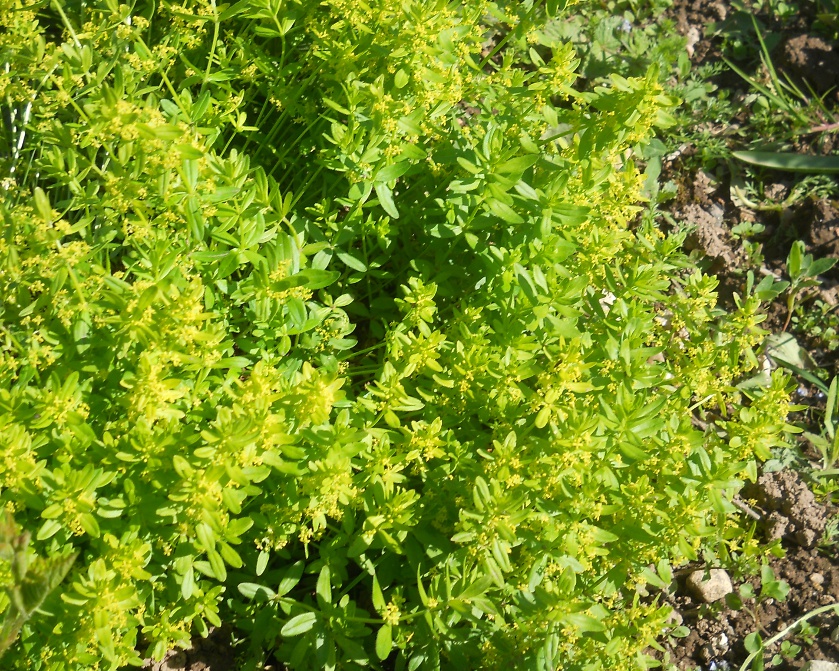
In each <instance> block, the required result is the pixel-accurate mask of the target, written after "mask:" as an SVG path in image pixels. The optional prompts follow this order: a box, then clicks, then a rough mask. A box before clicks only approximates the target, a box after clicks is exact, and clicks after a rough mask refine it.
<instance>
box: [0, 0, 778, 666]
mask: <svg viewBox="0 0 839 671" xmlns="http://www.w3.org/2000/svg"><path fill="white" fill-rule="evenodd" d="M572 11H574V9H573V8H571V9H566V8H564V7H562V6H558V3H555V2H548V3H546V4H543V3H529V2H525V3H520V2H509V3H505V2H495V3H491V2H483V1H472V2H468V3H457V4H450V3H446V2H419V1H417V2H412V1H411V0H406V1H404V2H398V3H397V2H392V1H389V0H377V1H375V2H371V3H368V4H362V3H357V2H345V1H343V0H334V1H331V2H323V3H317V2H308V1H300V2H278V1H267V2H255V1H252V0H243V1H242V2H239V3H236V4H233V5H216V4H215V2H212V1H211V2H185V3H184V4H181V5H174V4H171V3H167V2H161V3H142V2H140V3H137V4H135V5H133V6H131V7H129V6H127V5H117V4H116V2H114V1H106V2H94V3H76V2H66V3H65V2H61V1H60V0H53V2H51V3H48V4H43V5H39V6H38V7H37V8H35V7H28V6H25V5H24V4H23V3H21V2H19V1H18V0H3V4H2V7H1V8H0V21H2V22H3V26H4V27H3V31H2V33H0V52H1V53H2V62H3V63H4V67H3V68H2V70H0V86H2V91H3V95H4V99H5V103H4V108H3V114H4V126H3V127H4V132H5V135H4V137H3V139H2V141H3V144H2V161H3V175H2V177H3V182H2V187H0V188H2V199H0V211H1V212H2V216H3V228H2V231H3V235H2V237H0V285H2V292H0V295H2V297H3V303H2V332H0V357H2V358H1V359H0V362H1V363H0V445H1V446H2V447H1V448H0V449H2V455H3V460H2V462H0V464H2V465H0V499H2V502H3V505H4V507H5V508H6V510H8V511H9V513H10V514H12V515H13V516H14V519H15V521H16V524H17V525H19V526H20V528H21V529H23V530H26V531H27V532H29V533H31V542H30V543H29V545H28V546H27V547H26V548H25V547H24V546H25V543H24V542H23V541H24V540H25V537H24V536H19V537H17V538H16V539H13V540H12V541H11V542H6V544H5V545H3V546H1V547H0V557H2V558H3V559H4V562H5V563H4V572H3V580H4V583H5V584H6V586H7V596H6V597H4V600H3V602H2V603H3V607H4V608H5V617H6V620H5V621H6V624H7V627H6V629H4V632H3V633H4V635H8V636H7V637H8V638H9V639H11V638H14V637H15V635H16V634H19V636H18V638H17V641H16V642H15V643H14V645H13V646H12V647H11V649H10V650H9V651H8V652H7V654H6V656H5V657H4V659H3V664H4V665H7V668H12V669H50V670H56V671H57V670H59V669H62V670H63V669H94V668H100V669H117V668H120V667H122V666H124V665H137V664H139V663H140V660H141V657H142V656H143V655H144V654H146V653H148V654H151V655H153V656H155V657H158V658H159V657H161V656H162V655H163V654H164V652H165V651H166V650H167V649H169V648H170V647H171V646H177V645H181V644H185V643H186V642H187V641H188V640H189V639H190V637H191V636H192V635H193V634H194V633H198V634H201V633H206V632H207V630H208V627H210V626H218V625H220V624H222V623H224V624H227V625H230V626H231V627H233V628H234V629H235V631H236V632H237V634H236V635H237V636H238V637H239V638H240V639H241V640H242V641H243V646H242V650H241V658H242V661H243V663H244V665H245V668H250V669H255V668H259V665H260V664H261V662H262V661H263V660H264V658H265V656H266V655H268V654H271V653H272V654H274V656H275V658H276V659H278V660H280V661H281V662H282V663H285V664H287V665H288V667H290V668H294V669H324V668H344V669H353V668H362V667H370V668H398V669H402V668H408V669H421V668H502V667H503V666H504V665H510V664H514V665H515V666H516V668H534V669H536V668H539V669H552V668H562V669H564V670H568V671H572V670H574V669H591V670H594V669H601V668H602V669H616V670H619V669H634V668H643V667H644V666H645V665H647V664H648V661H649V660H648V658H647V657H646V656H645V650H646V649H647V648H648V646H649V645H650V644H651V643H652V642H653V640H654V638H655V637H656V636H657V635H658V634H659V633H660V632H661V631H662V629H663V628H664V627H665V626H666V622H667V616H668V611H669V608H668V607H666V606H663V605H661V604H659V603H658V602H657V601H656V600H655V599H654V598H648V597H646V598H645V597H642V595H645V594H647V590H645V589H641V588H642V587H643V586H644V585H647V586H650V587H651V588H652V589H653V590H654V589H655V587H657V586H658V587H661V586H664V585H666V584H667V583H669V582H670V577H671V576H670V574H671V566H672V565H676V564H679V563H681V562H684V561H685V560H688V559H692V558H696V556H697V553H698V552H699V551H700V550H701V549H702V548H703V547H720V544H724V543H726V542H727V541H726V539H727V538H728V539H731V538H732V536H735V539H734V540H733V541H732V542H734V543H738V544H740V547H739V550H740V552H742V553H745V554H746V555H748V554H749V553H750V552H752V553H757V552H758V550H757V544H756V542H754V541H752V540H748V539H746V540H743V539H741V538H739V537H738V536H737V534H732V533H731V530H732V528H734V524H735V523H734V522H733V521H732V520H731V518H730V517H729V513H731V512H732V511H733V510H734V508H733V506H732V505H731V503H730V502H729V500H730V499H731V498H732V497H733V495H734V494H735V493H736V492H737V491H738V490H739V489H740V487H741V486H742V485H743V483H744V482H745V481H746V480H750V479H751V480H753V479H755V478H756V475H757V467H758V462H759V460H761V459H765V458H767V457H769V456H770V449H771V448H772V447H773V446H774V445H776V444H777V443H778V442H779V441H782V440H783V432H784V428H785V417H786V414H787V411H788V404H787V398H788V389H787V387H788V383H787V378H786V377H785V376H784V375H783V374H781V373H780V372H775V373H773V374H771V375H770V374H768V373H766V372H765V371H763V370H762V369H760V368H759V366H758V359H757V357H756V355H755V351H754V350H755V348H756V347H757V346H758V345H759V344H760V343H761V341H762V339H763V332H762V331H761V329H760V328H759V324H760V322H761V321H762V319H763V316H762V315H761V313H760V310H759V302H760V300H761V299H766V298H771V297H773V296H774V295H776V294H777V292H778V288H777V287H775V286H774V281H773V279H772V278H771V277H770V278H768V279H765V280H763V281H762V282H760V284H757V285H756V283H755V282H754V281H751V280H750V281H748V282H747V284H746V290H745V291H744V292H741V293H742V295H740V296H737V297H736V299H735V306H734V308H733V310H732V311H730V312H729V313H725V312H723V311H722V310H719V309H717V307H716V293H715V287H716V280H715V279H714V278H712V277H709V276H706V275H703V274H702V273H701V272H699V271H698V270H696V269H695V268H694V266H693V264H692V263H690V262H689V261H688V259H687V257H686V256H685V255H684V254H683V252H682V251H680V249H681V242H682V239H683V235H675V236H666V235H664V234H662V232H660V231H659V230H658V229H657V227H656V225H655V220H654V217H653V215H652V213H651V212H650V211H649V210H647V209H645V204H646V201H647V200H648V197H649V195H650V194H651V193H654V192H655V189H654V180H655V175H654V174H642V173H641V172H640V171H639V169H638V168H637V167H636V165H635V162H634V160H635V158H636V157H638V156H641V155H643V152H644V151H645V147H646V143H647V142H648V140H649V138H650V137H651V134H652V133H653V132H654V130H655V129H656V128H663V127H666V126H667V125H669V124H670V123H672V117H671V116H670V114H669V110H671V108H672V107H673V105H674V104H675V100H673V99H671V98H670V97H668V96H667V95H664V93H663V90H662V87H661V84H660V82H659V79H660V78H659V73H658V71H657V70H656V68H655V67H652V68H651V69H650V70H649V72H648V73H647V74H646V75H642V76H638V77H630V78H626V77H624V76H622V75H619V74H614V75H613V76H611V77H609V78H608V79H606V80H605V81H604V83H603V84H602V85H599V86H597V87H596V88H594V89H593V90H586V91H581V90H577V89H575V83H576V80H577V70H576V68H577V66H578V63H577V60H576V56H575V51H574V48H573V46H572V45H571V44H570V43H566V41H565V40H564V39H563V37H562V30H561V29H560V28H561V26H562V25H564V24H563V21H564V20H565V18H566V17H567V16H569V12H572ZM9 524H11V522H9ZM16 533H17V532H15V533H12V532H11V531H10V530H9V529H7V530H6V532H5V535H6V538H7V539H9V537H10V536H14V535H15V534H16ZM741 541H742V542H741ZM743 543H744V544H745V546H743ZM24 559H25V560H24ZM71 562H72V563H71ZM27 563H28V564H29V565H28V570H27ZM65 571H69V572H68V573H67V575H66V577H64V573H65ZM62 577H63V578H64V580H63V582H62V583H61V587H60V588H58V589H55V590H53V591H52V592H50V593H49V594H46V592H47V591H48V590H47V589H46V588H47V587H51V586H53V585H54V583H56V582H57V581H58V580H60V579H61V578H62ZM42 598H45V600H44V601H43V603H42V606H41V610H40V611H39V612H35V613H34V614H33V613H32V612H31V611H32V610H33V608H34V606H35V605H37V603H39V602H40V600H41V599H42ZM30 615H31V617H30ZM18 629H19V631H18Z"/></svg>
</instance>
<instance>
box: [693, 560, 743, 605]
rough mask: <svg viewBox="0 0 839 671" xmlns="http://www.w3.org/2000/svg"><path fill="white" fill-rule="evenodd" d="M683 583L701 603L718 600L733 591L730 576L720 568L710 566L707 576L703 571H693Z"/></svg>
mask: <svg viewBox="0 0 839 671" xmlns="http://www.w3.org/2000/svg"><path fill="white" fill-rule="evenodd" d="M685 585H686V586H687V588H688V590H689V591H690V593H691V594H692V595H693V596H694V597H696V598H697V599H698V600H699V601H702V602H703V603H713V602H714V601H719V600H720V599H722V598H723V597H724V596H725V595H726V594H731V593H732V592H733V591H734V587H733V585H732V584H731V578H729V577H728V573H726V572H725V571H724V570H723V569H721V568H712V569H711V570H710V571H709V572H708V577H707V578H706V577H705V571H694V572H693V573H691V574H690V575H689V576H688V577H687V580H686V581H685Z"/></svg>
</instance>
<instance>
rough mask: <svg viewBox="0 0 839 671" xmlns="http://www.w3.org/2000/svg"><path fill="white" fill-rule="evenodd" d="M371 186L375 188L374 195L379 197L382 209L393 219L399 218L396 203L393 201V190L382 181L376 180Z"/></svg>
mask: <svg viewBox="0 0 839 671" xmlns="http://www.w3.org/2000/svg"><path fill="white" fill-rule="evenodd" d="M373 188H374V189H375V190H376V196H378V198H379V204H380V205H381V206H382V209H383V210H384V211H385V212H387V213H388V214H389V215H390V216H391V217H393V218H394V219H399V210H397V209H396V203H394V202H393V191H391V190H390V187H388V186H387V185H386V184H384V183H383V182H376V184H375V185H374V186H373Z"/></svg>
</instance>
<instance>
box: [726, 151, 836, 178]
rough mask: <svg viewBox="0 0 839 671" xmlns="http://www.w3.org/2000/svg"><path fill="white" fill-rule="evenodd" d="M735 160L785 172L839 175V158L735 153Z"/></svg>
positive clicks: (765, 152) (761, 152) (748, 152)
mask: <svg viewBox="0 0 839 671" xmlns="http://www.w3.org/2000/svg"><path fill="white" fill-rule="evenodd" d="M732 156H734V158H736V159H738V160H740V161H743V162H745V163H749V164H751V165H757V166H760V167H762V168H771V169H772V170H783V171H784V172H810V173H830V174H834V173H839V156H809V155H807V154H790V153H780V152H772V151H735V152H733V153H732Z"/></svg>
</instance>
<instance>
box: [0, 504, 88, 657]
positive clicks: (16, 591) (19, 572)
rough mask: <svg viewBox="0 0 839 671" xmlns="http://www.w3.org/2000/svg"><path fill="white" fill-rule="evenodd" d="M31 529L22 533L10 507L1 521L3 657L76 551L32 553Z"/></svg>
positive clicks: (0, 647)
mask: <svg viewBox="0 0 839 671" xmlns="http://www.w3.org/2000/svg"><path fill="white" fill-rule="evenodd" d="M29 541H30V535H29V532H23V533H21V531H20V528H19V527H18V526H17V525H16V524H15V521H14V518H13V517H12V515H11V513H9V511H8V510H6V511H4V513H3V520H2V522H0V562H2V564H0V566H1V567H2V568H1V569H0V570H2V572H3V580H2V583H3V590H4V595H3V599H2V601H0V612H2V613H3V619H2V625H0V657H2V656H3V653H5V652H6V651H7V650H8V649H9V647H10V646H11V645H12V644H13V643H14V642H15V640H16V639H17V637H18V634H19V633H20V630H21V628H22V627H23V625H24V624H26V622H27V620H29V618H31V617H32V616H33V614H34V613H35V612H36V611H37V610H38V608H39V607H40V606H41V604H42V603H43V602H44V599H46V598H47V596H49V594H50V593H51V592H52V591H53V590H55V588H56V587H58V585H59V584H60V583H61V581H62V580H64V577H65V576H66V575H67V572H68V571H69V570H70V567H71V566H72V565H73V562H74V561H75V560H76V557H77V553H72V554H69V555H64V556H53V557H50V558H49V559H42V558H40V557H33V556H32V551H31V549H30V547H29Z"/></svg>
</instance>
